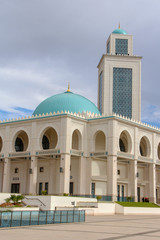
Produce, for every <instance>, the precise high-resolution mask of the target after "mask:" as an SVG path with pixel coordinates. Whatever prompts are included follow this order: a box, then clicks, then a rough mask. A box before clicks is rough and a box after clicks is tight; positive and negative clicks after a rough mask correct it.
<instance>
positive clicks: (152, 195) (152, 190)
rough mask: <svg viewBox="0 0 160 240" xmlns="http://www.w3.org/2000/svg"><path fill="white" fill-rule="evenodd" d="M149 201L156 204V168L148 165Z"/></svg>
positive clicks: (152, 164) (153, 165)
mask: <svg viewBox="0 0 160 240" xmlns="http://www.w3.org/2000/svg"><path fill="white" fill-rule="evenodd" d="M149 201H150V202H154V203H156V167H155V163H151V164H149Z"/></svg>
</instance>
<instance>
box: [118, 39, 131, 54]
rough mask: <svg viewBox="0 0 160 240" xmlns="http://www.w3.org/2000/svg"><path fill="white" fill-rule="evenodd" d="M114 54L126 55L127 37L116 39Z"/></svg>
mask: <svg viewBox="0 0 160 240" xmlns="http://www.w3.org/2000/svg"><path fill="white" fill-rule="evenodd" d="M115 54H124V55H128V39H118V38H117V39H116V46H115Z"/></svg>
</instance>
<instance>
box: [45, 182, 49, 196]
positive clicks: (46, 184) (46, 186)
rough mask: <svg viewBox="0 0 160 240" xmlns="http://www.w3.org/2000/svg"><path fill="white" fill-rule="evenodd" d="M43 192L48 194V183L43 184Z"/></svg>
mask: <svg viewBox="0 0 160 240" xmlns="http://www.w3.org/2000/svg"><path fill="white" fill-rule="evenodd" d="M45 191H46V194H48V182H46V183H45Z"/></svg>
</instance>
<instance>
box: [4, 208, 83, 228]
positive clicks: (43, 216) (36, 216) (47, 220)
mask: <svg viewBox="0 0 160 240" xmlns="http://www.w3.org/2000/svg"><path fill="white" fill-rule="evenodd" d="M84 221H85V211H84V210H71V211H15V212H14V211H13V212H0V228H3V227H19V226H29V225H41V224H55V223H72V222H84Z"/></svg>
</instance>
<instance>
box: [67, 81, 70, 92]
mask: <svg viewBox="0 0 160 240" xmlns="http://www.w3.org/2000/svg"><path fill="white" fill-rule="evenodd" d="M67 92H70V83H68V90H67Z"/></svg>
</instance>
